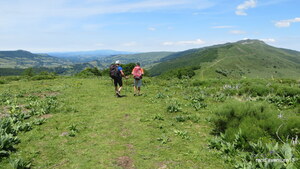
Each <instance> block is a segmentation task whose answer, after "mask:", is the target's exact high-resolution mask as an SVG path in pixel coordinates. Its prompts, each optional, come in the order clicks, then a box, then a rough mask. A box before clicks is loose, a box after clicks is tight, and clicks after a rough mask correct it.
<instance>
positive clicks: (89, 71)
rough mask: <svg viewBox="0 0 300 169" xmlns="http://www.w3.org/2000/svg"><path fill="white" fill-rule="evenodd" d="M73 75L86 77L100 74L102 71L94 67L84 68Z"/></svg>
mask: <svg viewBox="0 0 300 169" xmlns="http://www.w3.org/2000/svg"><path fill="white" fill-rule="evenodd" d="M75 76H78V77H84V78H88V77H95V76H102V73H101V72H100V70H99V69H98V68H96V67H94V68H86V69H84V70H83V71H81V72H80V73H77V74H76V75H75Z"/></svg>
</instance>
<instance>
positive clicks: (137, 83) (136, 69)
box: [131, 62, 144, 96]
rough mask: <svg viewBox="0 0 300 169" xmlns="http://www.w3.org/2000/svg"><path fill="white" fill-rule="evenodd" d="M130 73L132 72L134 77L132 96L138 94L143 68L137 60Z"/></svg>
mask: <svg viewBox="0 0 300 169" xmlns="http://www.w3.org/2000/svg"><path fill="white" fill-rule="evenodd" d="M131 74H133V78H134V84H133V90H134V96H136V95H138V96H140V92H141V86H142V78H143V75H144V70H143V69H142V68H141V65H140V63H139V62H137V63H136V66H135V67H134V68H133V70H132V72H131Z"/></svg>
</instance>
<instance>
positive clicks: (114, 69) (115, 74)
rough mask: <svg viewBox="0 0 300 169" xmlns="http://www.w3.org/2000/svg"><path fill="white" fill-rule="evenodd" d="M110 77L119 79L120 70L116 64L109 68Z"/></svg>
mask: <svg viewBox="0 0 300 169" xmlns="http://www.w3.org/2000/svg"><path fill="white" fill-rule="evenodd" d="M109 76H110V77H111V78H113V79H114V78H117V77H119V70H118V66H117V65H115V64H111V65H110V67H109Z"/></svg>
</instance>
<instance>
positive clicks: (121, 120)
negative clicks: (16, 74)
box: [0, 77, 229, 168]
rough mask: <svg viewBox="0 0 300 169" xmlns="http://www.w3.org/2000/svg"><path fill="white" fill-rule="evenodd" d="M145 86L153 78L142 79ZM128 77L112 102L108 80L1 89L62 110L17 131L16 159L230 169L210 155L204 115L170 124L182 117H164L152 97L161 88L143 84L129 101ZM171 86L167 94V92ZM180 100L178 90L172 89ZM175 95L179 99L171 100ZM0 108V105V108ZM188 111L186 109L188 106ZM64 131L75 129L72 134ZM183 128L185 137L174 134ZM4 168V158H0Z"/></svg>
mask: <svg viewBox="0 0 300 169" xmlns="http://www.w3.org/2000/svg"><path fill="white" fill-rule="evenodd" d="M144 80H145V81H148V82H150V80H151V79H147V80H146V79H144ZM131 82H132V80H131V79H130V80H125V81H124V84H126V86H125V85H124V89H123V91H122V94H126V95H127V97H123V98H116V97H115V96H114V95H113V93H114V88H113V86H112V84H111V81H110V79H109V78H108V77H103V78H100V79H97V78H95V79H74V78H61V79H55V80H48V81H43V82H42V85H41V82H37V81H22V82H16V83H12V84H8V85H6V86H5V88H0V92H4V91H6V90H7V89H8V88H10V86H14V88H11V90H10V92H11V94H20V90H18V89H19V87H22V89H23V90H22V91H21V92H22V93H21V95H24V97H25V98H26V97H30V98H32V97H36V98H39V97H41V99H42V97H44V96H45V97H46V96H47V97H50V96H52V97H54V98H57V99H55V100H56V101H57V104H59V105H60V106H59V107H61V109H59V110H57V113H54V114H47V115H46V116H43V117H47V121H46V123H45V124H43V125H41V126H37V127H34V128H33V130H32V131H30V132H27V133H21V134H20V139H21V140H22V141H21V143H20V144H18V145H17V147H16V148H17V149H18V150H19V151H18V153H12V155H11V158H12V159H13V158H16V157H18V156H21V157H24V158H26V159H31V160H32V164H33V165H34V168H199V167H201V168H229V166H228V165H227V164H224V161H223V160H222V159H221V158H219V156H218V155H217V154H216V152H214V151H212V150H209V148H208V146H207V139H209V138H212V137H213V136H211V135H210V134H209V132H210V130H211V126H210V124H209V123H208V122H207V121H206V120H205V118H206V117H207V116H209V115H210V112H206V111H204V112H201V113H197V112H195V111H193V109H191V108H189V109H191V110H189V112H191V113H193V114H194V115H195V122H192V121H189V120H188V121H185V122H184V123H183V122H179V121H176V119H175V117H177V116H180V115H181V116H182V115H187V114H179V112H178V113H168V112H166V102H165V101H167V100H165V99H167V98H165V99H155V97H156V95H157V94H158V91H157V90H158V89H159V88H162V87H163V86H157V83H156V82H157V81H155V83H150V84H153V85H147V86H144V88H143V92H144V93H147V95H144V96H140V97H134V96H133V93H132V88H131V87H129V84H131ZM174 89H176V86H174V87H173V88H171V87H170V91H169V92H167V93H165V94H167V95H171V94H172V93H174V92H173V90H174ZM177 92H178V93H180V94H178V96H181V93H183V91H181V90H177ZM174 97H177V96H174ZM0 108H1V107H0ZM186 109H188V108H186ZM70 126H73V127H72V128H73V129H74V128H76V130H78V132H77V133H75V136H73V137H70V136H68V135H66V134H64V133H68V132H70ZM178 131H188V134H187V133H185V136H187V137H183V138H182V136H180V135H176V133H174V132H178ZM0 166H2V167H3V168H8V167H9V160H8V159H7V160H3V161H0Z"/></svg>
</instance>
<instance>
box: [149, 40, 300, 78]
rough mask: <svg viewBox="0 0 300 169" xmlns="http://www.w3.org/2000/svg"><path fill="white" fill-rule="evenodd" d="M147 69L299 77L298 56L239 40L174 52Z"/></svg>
mask: <svg viewBox="0 0 300 169" xmlns="http://www.w3.org/2000/svg"><path fill="white" fill-rule="evenodd" d="M161 61H162V62H161V63H160V64H157V65H155V66H154V67H152V68H151V69H150V72H151V74H152V75H154V76H155V75H159V74H162V73H164V72H167V71H169V70H172V69H176V68H181V67H186V66H201V69H200V70H198V76H200V77H201V78H203V77H234V78H240V77H243V76H244V77H262V78H271V77H280V78H298V77H300V52H297V51H293V50H288V49H281V48H275V47H272V46H269V45H267V44H265V43H264V42H262V41H258V40H243V41H238V42H235V43H226V44H223V45H216V46H211V47H206V48H200V49H191V50H187V51H183V52H178V53H175V54H173V55H170V56H168V57H165V58H164V59H162V60H161Z"/></svg>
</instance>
